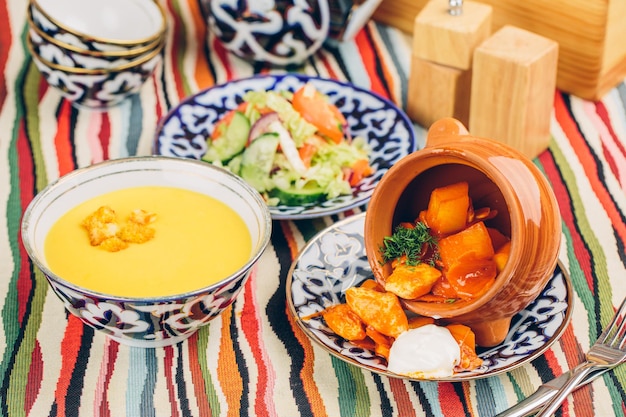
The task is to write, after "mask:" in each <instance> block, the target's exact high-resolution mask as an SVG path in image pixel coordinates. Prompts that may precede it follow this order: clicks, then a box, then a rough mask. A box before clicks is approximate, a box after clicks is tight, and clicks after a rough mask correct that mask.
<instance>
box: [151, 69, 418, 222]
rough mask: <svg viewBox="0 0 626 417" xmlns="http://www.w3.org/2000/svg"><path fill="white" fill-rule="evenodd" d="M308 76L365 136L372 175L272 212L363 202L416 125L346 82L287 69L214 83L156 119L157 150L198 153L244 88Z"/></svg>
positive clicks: (294, 85) (409, 144)
mask: <svg viewBox="0 0 626 417" xmlns="http://www.w3.org/2000/svg"><path fill="white" fill-rule="evenodd" d="M307 82H311V83H312V84H314V85H315V87H316V88H317V89H318V90H319V91H320V92H321V93H323V94H325V95H327V96H328V98H329V100H330V102H331V103H333V104H335V105H336V106H337V107H338V108H339V110H340V111H341V113H342V114H343V115H344V116H345V117H346V119H347V122H348V128H349V130H350V134H351V135H352V136H353V137H354V136H361V137H363V138H365V139H366V140H367V142H368V144H369V146H370V148H371V154H370V165H371V166H372V167H373V168H374V170H375V172H374V174H373V175H371V176H369V177H367V178H364V179H363V180H362V181H361V182H360V183H359V184H357V185H356V186H355V187H353V188H352V193H351V194H349V195H343V196H339V197H337V198H333V199H330V200H327V201H324V202H321V203H318V204H311V205H305V206H286V205H279V206H272V207H270V212H271V214H272V218H273V219H276V220H283V219H292V220H293V219H304V218H315V217H321V216H326V215H331V214H336V213H340V212H343V211H345V210H348V209H351V208H355V207H359V206H362V205H365V204H366V203H367V202H368V201H369V199H370V197H371V195H372V192H373V191H374V188H375V187H376V184H377V183H378V181H379V180H380V179H381V177H382V176H383V175H384V174H385V172H387V170H388V169H389V168H391V166H392V165H393V164H395V163H396V162H398V161H399V160H400V159H402V158H403V157H404V156H406V155H408V154H410V153H412V152H413V151H415V150H416V148H417V142H416V137H415V130H414V126H413V124H412V122H411V121H410V120H409V118H408V117H407V115H406V114H405V113H404V112H403V111H402V110H401V109H399V108H398V107H397V106H396V105H395V104H393V103H392V102H391V101H389V100H387V99H385V98H383V97H381V96H379V95H377V94H375V93H372V92H371V91H368V90H366V89H364V88H360V87H357V86H354V85H351V84H349V83H345V82H341V81H337V80H332V79H324V78H318V77H311V76H306V75H302V74H295V73H287V74H280V75H275V74H273V75H257V76H253V77H250V78H243V79H238V80H234V81H230V82H228V83H225V84H220V85H216V86H214V87H211V88H209V89H206V90H204V91H201V92H199V93H197V94H194V95H192V96H190V97H188V98H187V99H185V100H184V101H182V102H181V103H180V104H179V105H178V106H176V107H174V108H173V109H172V110H171V111H170V112H169V113H168V114H167V115H166V116H165V117H164V118H163V119H162V120H161V121H160V123H159V127H158V129H157V133H156V136H155V141H154V148H153V153H154V154H155V155H164V156H176V157H182V158H191V159H201V158H202V156H203V155H204V154H205V153H206V151H207V144H206V140H207V138H208V137H209V136H210V134H211V132H212V131H213V127H214V125H215V123H216V122H217V121H218V120H219V119H220V118H221V117H222V116H223V115H224V114H225V113H226V112H228V111H229V110H231V109H234V108H236V107H237V105H238V104H239V103H240V102H241V101H242V100H243V96H244V95H245V94H246V92H248V91H269V90H275V91H295V90H297V89H298V88H300V87H301V86H303V85H304V84H306V83H307Z"/></svg>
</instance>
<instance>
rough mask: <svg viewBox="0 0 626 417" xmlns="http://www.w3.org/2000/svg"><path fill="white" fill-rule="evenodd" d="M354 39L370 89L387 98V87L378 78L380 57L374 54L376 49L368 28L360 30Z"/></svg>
mask: <svg viewBox="0 0 626 417" xmlns="http://www.w3.org/2000/svg"><path fill="white" fill-rule="evenodd" d="M354 41H355V43H356V45H357V47H358V49H359V55H361V60H362V61H363V65H364V66H365V69H366V71H367V73H368V75H369V79H370V90H371V91H373V92H375V93H377V94H380V95H381V96H383V97H385V98H389V93H388V92H387V89H386V88H385V86H384V85H383V83H381V82H380V78H379V70H378V68H379V65H380V59H379V58H378V56H377V54H376V50H375V48H374V43H373V42H372V39H371V37H370V34H369V30H361V31H359V32H358V33H357V34H356V36H355V37H354Z"/></svg>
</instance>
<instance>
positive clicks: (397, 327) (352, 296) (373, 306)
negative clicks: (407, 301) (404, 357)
mask: <svg viewBox="0 0 626 417" xmlns="http://www.w3.org/2000/svg"><path fill="white" fill-rule="evenodd" d="M346 303H347V304H348V305H349V306H350V308H351V309H352V311H354V312H355V313H356V314H357V315H358V316H359V317H360V318H361V320H363V322H365V324H367V325H370V326H372V327H373V328H374V329H375V330H377V331H378V332H380V333H382V334H384V335H386V336H390V337H393V338H396V337H398V335H399V334H400V333H402V332H404V331H406V330H407V329H408V328H409V323H408V319H407V317H406V313H405V312H404V310H403V309H402V305H401V304H400V301H399V300H398V296H396V295H395V294H393V293H391V292H384V293H381V292H379V291H376V290H372V289H369V288H361V287H351V288H348V289H347V290H346Z"/></svg>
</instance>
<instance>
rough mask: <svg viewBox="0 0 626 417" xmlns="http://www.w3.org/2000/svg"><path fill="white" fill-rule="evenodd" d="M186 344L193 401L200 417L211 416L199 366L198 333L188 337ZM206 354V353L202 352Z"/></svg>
mask: <svg viewBox="0 0 626 417" xmlns="http://www.w3.org/2000/svg"><path fill="white" fill-rule="evenodd" d="M188 340H189V342H188V343H187V346H188V348H189V359H190V360H189V368H190V369H189V370H190V371H191V382H192V384H193V394H194V398H195V402H196V404H197V406H198V410H199V411H200V417H211V416H212V415H213V414H212V413H211V407H209V399H208V397H207V395H206V383H205V381H204V376H203V375H202V369H201V368H200V361H199V360H198V359H197V358H198V333H197V332H196V333H194V334H193V335H191V337H190V338H189V339H188ZM203 354H206V353H203Z"/></svg>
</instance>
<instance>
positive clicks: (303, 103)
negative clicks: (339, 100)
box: [292, 84, 346, 143]
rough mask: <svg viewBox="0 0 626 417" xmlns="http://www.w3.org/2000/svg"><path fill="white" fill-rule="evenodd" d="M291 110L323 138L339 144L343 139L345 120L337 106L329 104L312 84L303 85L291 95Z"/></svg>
mask: <svg viewBox="0 0 626 417" xmlns="http://www.w3.org/2000/svg"><path fill="white" fill-rule="evenodd" d="M292 104H293V108H294V109H295V110H296V111H297V112H298V113H300V114H301V115H302V117H303V118H304V120H306V121H307V122H309V123H311V124H312V125H314V126H315V127H317V130H318V131H319V132H320V133H321V134H322V135H324V136H326V137H328V138H330V139H331V140H332V141H333V142H335V143H339V142H341V141H342V140H343V138H344V132H343V127H344V126H345V125H346V118H345V117H344V116H343V114H341V112H340V111H339V109H338V108H337V106H335V105H334V104H331V103H329V102H328V101H327V100H326V98H325V97H324V95H322V94H321V93H320V92H319V91H317V90H316V89H315V87H314V86H313V85H312V84H305V85H304V86H302V87H301V88H300V89H299V90H297V91H296V92H295V93H294V94H293V98H292Z"/></svg>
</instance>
